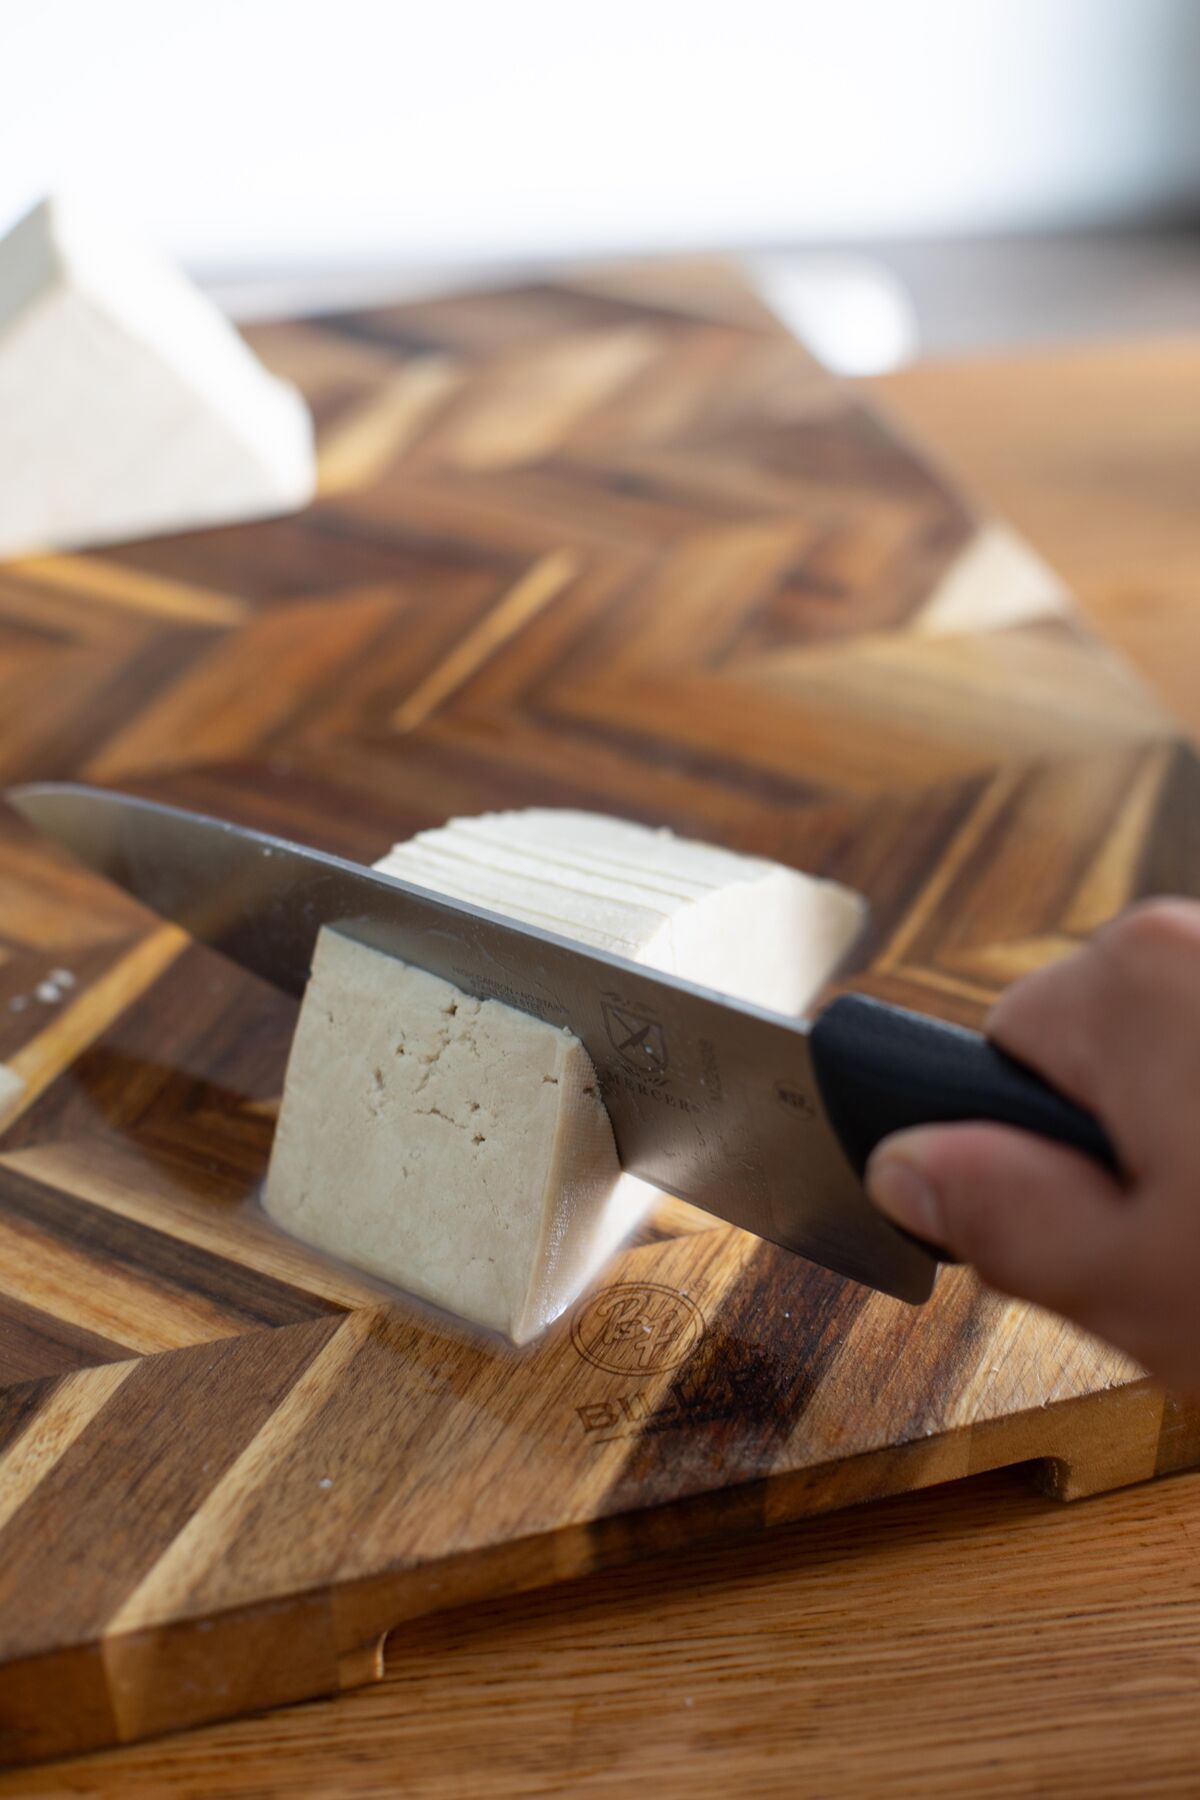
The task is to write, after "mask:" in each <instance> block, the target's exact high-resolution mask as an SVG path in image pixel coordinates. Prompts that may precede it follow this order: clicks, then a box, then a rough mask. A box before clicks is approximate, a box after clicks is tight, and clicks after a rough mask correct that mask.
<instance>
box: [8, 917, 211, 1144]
mask: <svg viewBox="0 0 1200 1800" xmlns="http://www.w3.org/2000/svg"><path fill="white" fill-rule="evenodd" d="M190 941H191V940H190V939H189V938H188V935H187V933H186V932H185V931H181V930H180V929H179V927H178V926H176V925H159V926H157V927H156V928H155V929H154V930H153V931H151V932H149V933H148V934H147V936H146V937H144V938H142V939H140V941H139V942H138V943H137V944H135V945H134V947H133V949H132V950H129V951H127V952H126V953H125V955H124V956H122V957H120V958H119V959H118V960H117V961H116V962H115V963H114V964H113V965H112V967H111V968H110V969H107V970H106V971H105V973H104V974H103V975H101V976H99V977H97V979H96V980H95V981H93V982H92V983H91V985H90V986H89V987H86V988H85V989H84V990H83V992H82V993H80V994H79V995H78V996H77V997H76V998H75V999H74V1000H72V1001H70V1002H69V1003H68V1004H67V1005H65V1006H63V1007H61V1008H60V1009H59V1010H58V1011H57V1012H55V1013H54V1015H53V1016H52V1018H51V1020H50V1022H49V1024H47V1025H46V1026H45V1027H44V1028H43V1030H41V1031H39V1032H38V1034H37V1036H36V1037H33V1038H30V1040H29V1042H28V1043H27V1044H23V1045H22V1046H21V1048H20V1049H19V1050H17V1051H15V1052H14V1053H13V1054H12V1055H11V1056H10V1057H9V1059H8V1060H9V1068H10V1069H11V1070H12V1072H13V1074H14V1075H16V1076H17V1077H18V1078H19V1079H20V1081H21V1082H23V1084H24V1088H23V1091H22V1092H21V1093H20V1094H18V1095H17V1096H16V1097H15V1099H14V1100H13V1101H12V1103H11V1106H10V1110H9V1113H8V1115H7V1117H6V1118H5V1121H4V1123H5V1124H6V1125H11V1124H12V1122H13V1120H14V1119H16V1118H18V1117H19V1116H20V1115H21V1114H22V1113H24V1112H27V1111H28V1110H29V1108H30V1107H31V1106H32V1105H33V1102H34V1101H35V1100H36V1099H37V1098H38V1096H39V1095H40V1094H42V1093H44V1092H45V1090H46V1089H47V1088H48V1087H49V1085H50V1083H51V1082H52V1081H53V1080H55V1078H56V1077H57V1076H59V1075H61V1074H62V1072H63V1070H64V1069H66V1068H67V1067H68V1066H69V1065H70V1064H71V1063H72V1062H74V1060H75V1058H76V1057H77V1056H78V1055H79V1054H80V1052H81V1051H82V1050H85V1049H86V1048H87V1046H88V1045H89V1044H91V1043H92V1042H94V1040H95V1039H96V1038H98V1037H99V1036H100V1033H101V1032H102V1031H104V1030H105V1029H106V1028H107V1027H108V1026H109V1025H111V1024H112V1022H113V1020H114V1019H116V1018H117V1017H118V1016H119V1015H120V1014H121V1013H123V1012H124V1011H125V1010H126V1008H127V1007H129V1006H131V1005H132V1004H133V1002H134V1001H135V1000H136V999H138V998H139V996H140V995H142V994H144V993H145V991H146V989H147V988H148V987H151V986H153V984H154V983H155V982H156V981H157V980H158V978H159V976H160V975H161V974H162V973H163V971H164V970H165V969H167V968H169V967H170V965H171V964H172V963H173V962H174V961H175V958H176V957H177V956H178V955H179V953H180V951H181V950H183V949H184V948H185V947H186V945H187V944H188V943H189V942H190Z"/></svg>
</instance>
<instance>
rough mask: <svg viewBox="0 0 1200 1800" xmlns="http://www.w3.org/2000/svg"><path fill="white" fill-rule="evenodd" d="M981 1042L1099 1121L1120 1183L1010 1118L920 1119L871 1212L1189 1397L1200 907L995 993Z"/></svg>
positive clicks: (1196, 1217)
mask: <svg viewBox="0 0 1200 1800" xmlns="http://www.w3.org/2000/svg"><path fill="white" fill-rule="evenodd" d="M986 1029H987V1033H988V1036H989V1037H991V1038H992V1039H993V1040H994V1042H995V1043H997V1044H998V1045H999V1046H1000V1047H1001V1048H1002V1049H1004V1050H1007V1051H1008V1052H1009V1054H1010V1055H1012V1056H1015V1057H1017V1058H1018V1059H1019V1060H1020V1061H1021V1062H1024V1063H1027V1064H1028V1065H1029V1066H1030V1067H1031V1068H1033V1069H1036V1070H1037V1071H1038V1072H1039V1073H1040V1074H1042V1075H1043V1076H1044V1077H1045V1078H1046V1080H1047V1081H1050V1082H1052V1083H1053V1085H1054V1086H1055V1087H1057V1088H1061V1090H1062V1091H1063V1093H1064V1094H1067V1095H1069V1096H1070V1097H1071V1098H1072V1099H1074V1100H1077V1101H1079V1102H1080V1104H1081V1105H1083V1106H1086V1107H1087V1108H1088V1109H1089V1110H1090V1111H1092V1112H1093V1113H1095V1114H1096V1115H1097V1117H1098V1118H1099V1119H1100V1121H1101V1122H1102V1124H1103V1125H1104V1126H1105V1128H1106V1129H1107V1131H1108V1134H1109V1137H1110V1138H1111V1139H1112V1142H1113V1144H1114V1147H1115V1149H1116V1152H1117V1156H1118V1158H1119V1160H1120V1162H1121V1166H1122V1168H1123V1169H1124V1170H1125V1171H1126V1173H1127V1175H1128V1181H1127V1182H1126V1183H1125V1184H1121V1183H1118V1182H1117V1181H1115V1180H1114V1179H1113V1178H1112V1177H1111V1176H1110V1175H1109V1174H1108V1173H1107V1172H1106V1171H1105V1170H1103V1169H1102V1168H1100V1167H1099V1165H1098V1164H1096V1163H1094V1162H1092V1161H1091V1160H1090V1159H1089V1158H1087V1157H1085V1156H1082V1155H1080V1154H1079V1153H1078V1152H1077V1151H1074V1150H1068V1149H1064V1148H1063V1147H1062V1146H1060V1145H1058V1144H1052V1143H1049V1142H1047V1141H1046V1140H1045V1139H1042V1138H1038V1137H1034V1136H1033V1135H1032V1134H1030V1133H1029V1132H1024V1131H1018V1130H1016V1129H1014V1128H1013V1127H1011V1126H1005V1125H988V1124H962V1125H936V1126H922V1127H920V1128H918V1129H916V1130H911V1131H903V1132H898V1133H896V1135H895V1136H894V1137H891V1138H888V1139H886V1140H885V1141H884V1142H883V1143H882V1144H881V1145H879V1147H878V1148H877V1149H876V1151H875V1153H874V1155H873V1156H872V1158H871V1161H870V1163H869V1165H868V1167H867V1177H866V1179H867V1187H868V1191H869V1192H870V1194H871V1198H872V1199H873V1200H874V1201H875V1204H876V1205H877V1206H878V1207H879V1208H880V1210H881V1211H883V1212H885V1213H887V1215H888V1216H889V1217H890V1218H892V1219H894V1220H895V1221H896V1222H897V1223H898V1224H901V1225H904V1226H905V1227H907V1228H908V1229H909V1230H910V1231H914V1232H916V1233H917V1234H918V1235H919V1236H920V1237H923V1238H926V1239H928V1240H929V1241H930V1242H932V1243H935V1244H938V1245H941V1246H943V1247H944V1248H945V1249H947V1250H949V1251H950V1252H951V1253H952V1254H953V1255H955V1256H957V1257H958V1258H959V1259H960V1260H962V1261H963V1262H968V1263H972V1264H974V1266H975V1268H976V1269H977V1270H978V1271H979V1274H980V1275H981V1277H982V1278H983V1280H984V1281H986V1282H987V1283H988V1284H989V1285H990V1286H992V1287H995V1288H999V1289H1000V1290H1001V1292H1003V1293H1006V1294H1013V1295H1015V1296H1017V1297H1018V1298H1020V1299H1024V1300H1032V1301H1035V1302H1037V1303H1038V1304H1039V1305H1041V1306H1047V1307H1049V1308H1051V1309H1052V1310H1053V1311H1054V1312H1057V1313H1061V1314H1063V1315H1064V1316H1065V1317H1066V1318H1068V1319H1073V1320H1074V1321H1075V1322H1076V1323H1077V1324H1079V1325H1082V1326H1083V1327H1084V1328H1085V1329H1086V1330H1088V1331H1091V1332H1094V1333H1095V1334H1096V1335H1097V1336H1099V1337H1103V1338H1107V1339H1108V1341H1109V1342H1110V1343H1113V1344H1115V1345H1117V1346H1118V1348H1119V1349H1122V1350H1124V1351H1126V1352H1127V1353H1128V1354H1129V1355H1131V1356H1133V1357H1135V1358H1136V1359H1137V1360H1138V1361H1139V1362H1140V1363H1142V1364H1143V1365H1144V1366H1145V1367H1146V1368H1147V1369H1149V1370H1150V1372H1151V1373H1152V1374H1154V1375H1156V1376H1157V1377H1159V1379H1161V1380H1162V1381H1164V1382H1166V1383H1167V1384H1168V1385H1169V1386H1171V1387H1174V1388H1176V1389H1178V1390H1184V1391H1190V1392H1192V1393H1200V904H1197V903H1196V902H1194V901H1189V900H1154V901H1148V902H1144V903H1142V904H1141V905H1138V906H1135V907H1133V908H1131V909H1130V911H1128V912H1126V913H1124V914H1122V916H1121V917H1120V918H1118V919H1116V920H1114V921H1113V923H1112V924H1110V925H1106V926H1105V927H1104V928H1103V929H1102V930H1101V931H1099V932H1098V933H1097V934H1096V936H1095V937H1094V938H1093V939H1092V940H1091V942H1090V943H1089V944H1087V945H1086V946H1085V948H1083V949H1082V950H1079V951H1076V952H1075V953H1074V954H1073V955H1071V956H1068V957H1066V958H1064V959H1063V961H1061V962H1058V963H1055V964H1053V965H1052V966H1051V967H1049V968H1047V969H1042V970H1039V971H1038V973H1037V974H1034V975H1030V976H1027V977H1026V978H1025V979H1024V980H1023V981H1019V982H1017V983H1016V985H1015V986H1014V987H1012V988H1010V989H1009V991H1008V992H1007V993H1006V994H1005V995H1004V996H1003V997H1002V998H1001V1000H1000V1001H999V1002H998V1004H997V1005H996V1006H995V1007H994V1008H993V1009H992V1012H991V1014H990V1015H989V1017H988V1020H987V1026H986Z"/></svg>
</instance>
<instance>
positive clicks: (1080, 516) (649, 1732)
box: [0, 341, 1200, 1800]
mask: <svg viewBox="0 0 1200 1800" xmlns="http://www.w3.org/2000/svg"><path fill="white" fill-rule="evenodd" d="M871 387H872V389H873V393H874V398H875V400H876V401H877V402H881V403H882V404H884V405H885V406H886V407H888V408H889V410H890V411H891V413H892V415H893V417H894V418H895V419H896V420H897V421H898V422H899V423H900V424H901V425H902V426H903V427H904V428H905V429H907V430H908V431H909V432H910V433H911V434H912V435H914V436H915V437H917V438H918V439H919V440H920V441H921V442H922V443H923V444H924V445H925V447H926V448H927V449H930V450H932V451H933V452H934V453H935V454H936V455H938V456H939V457H941V459H942V460H943V461H944V462H945V463H946V464H948V465H949V466H950V467H952V468H954V469H955V470H957V471H958V472H959V474H960V475H961V476H962V478H963V479H964V480H965V482H966V483H967V484H968V485H969V486H970V487H972V488H973V490H974V492H975V493H976V494H977V496H978V497H979V498H980V499H981V500H983V501H984V502H985V503H986V504H988V505H989V506H991V507H992V508H994V509H995V510H997V511H999V512H1001V513H1003V514H1006V515H1007V516H1008V517H1009V518H1010V519H1011V520H1012V521H1013V523H1015V524H1016V525H1017V526H1018V527H1019V528H1021V529H1022V530H1023V531H1024V532H1025V533H1026V534H1027V536H1028V537H1029V538H1031V539H1032V541H1033V542H1034V543H1035V545H1036V546H1037V547H1038V548H1039V549H1041V550H1042V551H1043V553H1044V554H1046V555H1047V556H1048V557H1049V558H1050V560H1051V561H1052V562H1054V563H1055V564H1056V566H1057V567H1058V569H1059V571H1060V572H1061V573H1062V574H1063V575H1064V576H1065V577H1066V579H1067V580H1068V582H1069V583H1070V584H1071V586H1072V587H1073V588H1074V589H1075V591H1076V592H1077V594H1078V595H1079V596H1080V598H1081V600H1082V601H1083V603H1084V605H1085V607H1086V608H1087V610H1088V612H1089V613H1090V615H1091V616H1092V618H1093V619H1094V620H1095V621H1096V622H1097V623H1098V625H1099V626H1100V628H1101V629H1102V630H1103V631H1104V632H1106V633H1107V634H1108V636H1109V637H1110V638H1111V639H1113V640H1114V641H1115V642H1116V643H1118V644H1119V645H1120V646H1121V647H1122V648H1123V649H1124V650H1125V651H1126V653H1127V654H1128V655H1129V656H1130V657H1131V658H1133V660H1135V661H1136V662H1137V663H1138V664H1139V665H1140V666H1141V667H1142V669H1143V670H1144V672H1145V673H1146V674H1147V675H1148V676H1149V677H1150V678H1151V679H1152V680H1153V681H1154V682H1155V683H1156V684H1157V685H1158V687H1159V688H1160V690H1161V691H1162V692H1163V693H1165V694H1166V695H1167V696H1168V697H1169V699H1170V700H1171V702H1172V704H1173V705H1174V707H1175V709H1176V710H1177V712H1178V713H1179V714H1180V715H1181V716H1183V717H1184V718H1185V720H1186V722H1187V723H1188V725H1189V726H1190V728H1191V729H1192V730H1193V731H1200V682H1198V681H1197V680H1196V677H1195V671H1196V668H1197V664H1198V660H1200V531H1197V529H1196V520H1197V499H1198V498H1200V404H1198V403H1197V395H1198V393H1200V342H1196V341H1189V342H1180V343H1157V344H1154V345H1146V346H1133V347H1129V346H1122V347H1120V348H1105V347H1096V348H1088V349H1086V350H1079V351H1075V352H1072V353H1063V352H1055V353H1054V354H1053V355H1048V354H1047V355H1038V356H1032V355H1022V356H1020V357H1018V358H1006V359H1002V360H1001V359H997V360H994V361H987V362H985V361H973V362H969V363H959V364H954V365H952V366H951V365H945V366H940V367H927V368H918V369H914V370H911V371H908V372H905V373H904V374H902V375H898V376H894V377H890V378H888V379H887V380H884V381H879V382H876V383H872V384H871ZM1198 1539H1200V1473H1198V1474H1193V1475H1182V1476H1177V1477H1174V1478H1171V1479H1169V1480H1167V1481H1165V1482H1161V1483H1159V1484H1157V1485H1155V1486H1149V1487H1143V1488H1138V1489H1132V1490H1127V1491H1125V1492H1121V1493H1117V1494H1112V1495H1107V1496H1103V1497H1101V1498H1098V1499H1095V1500H1091V1501H1085V1502H1080V1503H1077V1504H1076V1505H1074V1506H1063V1505H1061V1504H1058V1503H1056V1502H1053V1501H1050V1500H1047V1499H1043V1498H1041V1497H1039V1496H1037V1495H1035V1494H1034V1493H1033V1492H1032V1491H1030V1490H1029V1489H1028V1488H1026V1487H1025V1485H1024V1484H1023V1482H1022V1479H1021V1477H1020V1475H1019V1474H1018V1473H1014V1472H1012V1471H1009V1472H1006V1473H1005V1474H1003V1475H999V1476H986V1477H980V1478H977V1479H975V1480H973V1481H969V1482H964V1483H959V1484H955V1485H953V1486H950V1487H947V1488H943V1489H938V1490H934V1491H932V1492H928V1493H924V1494H919V1495H915V1496H911V1497H907V1498H904V1499H901V1500H896V1501H888V1502H884V1503H882V1504H878V1505H875V1506H870V1507H864V1508H860V1509H858V1510H855V1511H849V1512H845V1513H841V1514H836V1515H833V1516H831V1517H827V1518H823V1519H818V1520H816V1521H810V1522H808V1523H805V1524H803V1525H800V1526H797V1527H792V1528H788V1529H781V1530H778V1531H776V1532H774V1533H770V1534H767V1535H766V1536H765V1537H762V1538H759V1539H758V1540H757V1541H754V1542H752V1543H748V1544H745V1545H741V1546H738V1545H734V1546H729V1547H725V1548H722V1549H720V1550H716V1551H711V1552H707V1553H693V1554H691V1555H689V1556H688V1557H686V1558H683V1557H679V1558H675V1559H666V1560H662V1561H659V1562H657V1563H655V1564H653V1565H643V1566H641V1567H633V1568H630V1569H626V1570H625V1571H623V1572H621V1573H619V1574H615V1575H614V1574H607V1575H604V1576H597V1577H592V1578H589V1579H588V1580H586V1581H582V1582H578V1583H575V1584H573V1585H566V1586H562V1587H558V1588H556V1589H553V1590H548V1591H545V1592H542V1593H535V1594H532V1595H526V1596H524V1597H521V1598H517V1599H513V1600H508V1601H501V1602H496V1603H494V1604H490V1605H487V1606H483V1607H476V1608H474V1609H471V1610H470V1611H463V1612H459V1613H450V1614H445V1615H443V1616H441V1617H438V1618H434V1619H428V1620H422V1621H419V1622H417V1623H416V1624H414V1625H412V1626H410V1627H406V1628H404V1629H402V1630H401V1631H400V1632H398V1633H397V1634H396V1635H395V1637H394V1639H393V1640H392V1641H391V1642H390V1644H389V1648H388V1657H387V1673H386V1676H385V1679H384V1680H383V1682H382V1683H380V1684H379V1685H378V1686H377V1687H374V1688H368V1689H364V1690H362V1691H359V1692H356V1693H352V1694H348V1695H345V1696H343V1697H341V1698H339V1699H337V1700H334V1701H329V1702H320V1703H315V1704H312V1705H308V1706H304V1707H297V1708H294V1709H292V1710H291V1711H290V1712H284V1713H277V1714H274V1715H271V1716H268V1717H264V1718H261V1719H251V1720H243V1721H240V1722H236V1723H233V1724H229V1725H222V1726H215V1727H211V1728H209V1729H206V1730H201V1731H196V1732H193V1733H190V1734H187V1735H183V1736H179V1737H176V1738H173V1739H168V1740H163V1741H159V1742H154V1743H148V1744H142V1745H138V1746H134V1747H132V1748H131V1749H129V1750H125V1751H119V1752H110V1753H105V1754H103V1755H97V1756H92V1757H87V1758H82V1759H79V1760H77V1761H74V1762H72V1763H63V1764H58V1765H52V1766H47V1767H43V1768H40V1769H25V1770H20V1771H16V1772H14V1773H13V1774H11V1775H9V1776H7V1777H3V1778H0V1795H2V1794H22V1795H33V1794H66V1793H71V1794H120V1795H122V1796H129V1797H130V1800H136V1797H137V1796H142V1795H151V1794H159V1793H162V1792H175V1793H180V1794H185V1795H194V1796H197V1797H199V1796H204V1797H205V1800H218V1797H224V1796H235V1795H237V1796H245V1797H248V1796H252V1795H254V1796H263V1795H277V1794H278V1795H282V1794H287V1795H353V1796H362V1795H385V1794H386V1795H391V1794H405V1795H413V1796H428V1797H429V1800H442V1797H449V1796H466V1795H477V1794H479V1795H482V1794H486V1795H488V1796H489V1797H490V1796H496V1797H500V1796H514V1797H515V1796H528V1795H548V1794H563V1793H570V1794H586V1795H593V1794H594V1795H625V1794H629V1793H632V1792H634V1791H635V1790H639V1789H641V1788H642V1787H643V1786H645V1787H646V1789H647V1790H648V1791H652V1792H654V1793H655V1794H656V1795H660V1796H661V1795H663V1794H676V1793H679V1794H685V1793H686V1794H687V1795H688V1796H689V1797H693V1796H703V1795H708V1794H714V1795H716V1794H721V1795H727V1794H730V1793H732V1794H738V1795H741V1794H754V1795H759V1794H775V1793H779V1794H783V1793H787V1794H789V1795H796V1794H799V1795H822V1796H835V1795H863V1794H874V1793H883V1792H885V1791H886V1792H888V1793H889V1794H900V1795H904V1794H913V1795H916V1794H921V1795H928V1794H931V1793H938V1794H955V1795H957V1794H962V1793H964V1792H971V1793H972V1794H977V1795H991V1794H1042V1793H1050V1792H1054V1793H1067V1794H1087V1795H1089V1796H1101V1795H1108V1794H1114V1795H1115V1794H1118V1793H1119V1794H1128V1793H1133V1792H1136V1793H1137V1794H1139V1795H1154V1794H1167V1793H1170V1794H1194V1793H1196V1792H1197V1791H1200V1704H1198V1702H1200V1560H1198V1559H1197V1556H1196V1548H1197V1540H1198Z"/></svg>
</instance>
